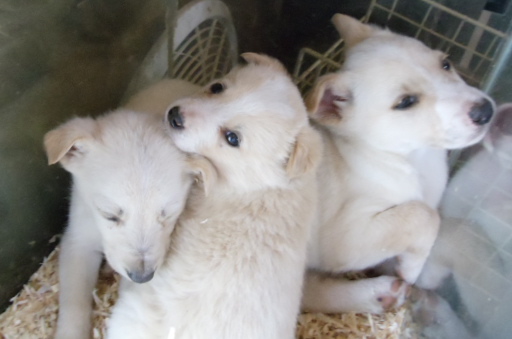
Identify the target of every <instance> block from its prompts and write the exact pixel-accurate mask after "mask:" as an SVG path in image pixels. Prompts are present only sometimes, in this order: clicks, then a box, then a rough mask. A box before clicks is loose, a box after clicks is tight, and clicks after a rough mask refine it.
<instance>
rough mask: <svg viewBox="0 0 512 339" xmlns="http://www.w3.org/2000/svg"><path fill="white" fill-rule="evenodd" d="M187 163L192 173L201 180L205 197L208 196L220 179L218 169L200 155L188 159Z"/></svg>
mask: <svg viewBox="0 0 512 339" xmlns="http://www.w3.org/2000/svg"><path fill="white" fill-rule="evenodd" d="M187 163H188V166H189V168H190V171H191V172H192V173H193V174H194V175H196V176H198V177H199V178H201V181H202V183H203V190H204V195H205V196H208V194H209V193H210V192H211V189H212V187H213V185H215V182H216V181H217V179H218V173H217V169H216V168H215V166H213V164H212V163H211V162H210V161H209V160H208V159H206V158H205V157H202V156H199V155H190V156H189V157H188V158H187Z"/></svg>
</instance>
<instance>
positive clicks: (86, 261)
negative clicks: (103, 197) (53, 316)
mask: <svg viewBox="0 0 512 339" xmlns="http://www.w3.org/2000/svg"><path fill="white" fill-rule="evenodd" d="M75 216H76V215H75ZM83 217H84V218H83V219H81V220H80V218H75V217H74V215H73V213H71V215H70V225H69V227H68V230H67V231H66V233H65V234H64V237H63V239H62V242H61V249H60V255H59V283H60V287H59V318H58V322H57V332H56V335H55V338H56V339H69V338H73V339H88V338H90V333H91V311H92V291H93V289H94V285H95V284H96V281H97V279H98V271H99V267H100V264H101V260H102V253H101V251H99V250H98V248H97V246H98V245H99V244H100V239H99V236H98V235H97V234H96V233H95V232H97V230H96V229H95V227H94V226H95V225H91V224H90V222H89V223H88V221H90V220H91V219H90V218H88V217H87V216H84V215H83ZM75 221H76V222H75Z"/></svg>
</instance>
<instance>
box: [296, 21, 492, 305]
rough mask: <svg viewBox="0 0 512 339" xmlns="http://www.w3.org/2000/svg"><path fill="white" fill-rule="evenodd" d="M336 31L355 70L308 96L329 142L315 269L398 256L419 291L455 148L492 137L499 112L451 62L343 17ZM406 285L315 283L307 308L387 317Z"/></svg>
mask: <svg viewBox="0 0 512 339" xmlns="http://www.w3.org/2000/svg"><path fill="white" fill-rule="evenodd" d="M333 22H334V24H335V26H336V28H337V29H338V31H339V32H340V34H341V36H342V37H343V38H344V39H345V43H346V46H347V48H348V52H347V55H346V60H345V63H344V65H343V68H342V69H341V71H339V72H338V73H335V74H329V75H326V76H324V77H322V78H321V79H320V80H319V81H318V83H317V84H316V86H315V88H314V89H313V90H312V92H311V94H310V96H309V97H308V99H307V106H308V109H309V111H310V114H311V118H312V119H313V120H314V121H315V122H316V123H318V125H319V128H320V130H321V131H322V135H323V138H324V144H325V153H324V157H323V163H322V164H321V166H320V170H319V175H318V178H319V190H320V191H319V192H320V193H319V196H320V197H321V198H322V201H321V202H320V206H319V210H320V216H319V223H318V229H317V230H316V232H315V233H314V235H315V239H313V241H312V244H311V255H310V263H309V264H310V268H312V269H314V270H318V271H322V272H328V273H330V274H337V273H342V272H347V271H352V270H363V269H366V268H370V267H373V266H375V265H378V264H381V263H382V262H384V261H385V260H387V259H391V258H395V259H396V262H397V265H396V273H397V275H398V276H399V277H400V278H402V279H403V280H405V282H407V283H409V284H412V283H414V282H415V281H416V279H417V277H418V275H419V274H420V272H421V269H422V267H423V264H424V262H425V260H426V258H427V256H428V254H429V252H430V249H431V247H432V244H433V243H434V240H435V238H436V235H437V231H438V227H439V217H438V214H437V212H436V210H435V208H436V207H437V204H438V203H439V199H440V197H441V195H442V192H443V189H444V187H445V184H446V178H447V166H446V149H454V148H460V147H465V146H468V145H471V144H474V143H476V142H478V141H479V140H480V139H482V137H483V135H484V134H485V132H486V130H487V127H486V123H487V122H489V120H490V119H491V116H492V114H493V111H494V104H493V102H492V101H491V100H490V98H488V97H487V96H486V95H485V94H484V93H482V92H481V91H479V90H478V89H476V88H473V87H470V86H468V85H467V84H466V83H465V82H464V81H463V80H462V79H461V78H460V77H459V76H458V75H457V73H456V72H455V70H454V69H453V68H452V66H451V65H450V62H449V61H448V60H447V59H446V55H444V54H443V53H441V52H439V51H434V50H431V49H429V48H428V47H426V46H425V45H423V44H422V43H421V42H419V41H417V40H415V39H412V38H408V37H405V36H401V35H398V34H394V33H392V32H390V31H388V30H382V29H379V28H376V27H373V26H370V25H365V24H362V23H361V22H359V21H357V20H355V19H353V18H350V17H348V16H345V15H341V14H337V15H335V16H334V17H333ZM405 287H406V285H405V284H403V283H402V282H401V281H400V280H399V279H397V278H395V277H393V276H389V275H388V276H380V277H377V278H372V279H364V280H361V281H345V280H342V279H333V278H332V277H327V278H326V277H321V276H318V275H315V274H312V275H309V278H308V282H307V285H306V292H305V298H304V307H305V308H306V309H309V310H318V311H325V312H339V311H369V312H382V311H383V310H385V309H387V308H389V307H392V306H393V305H394V304H395V303H400V301H401V300H402V299H403V297H404V292H405V290H406V288H405Z"/></svg>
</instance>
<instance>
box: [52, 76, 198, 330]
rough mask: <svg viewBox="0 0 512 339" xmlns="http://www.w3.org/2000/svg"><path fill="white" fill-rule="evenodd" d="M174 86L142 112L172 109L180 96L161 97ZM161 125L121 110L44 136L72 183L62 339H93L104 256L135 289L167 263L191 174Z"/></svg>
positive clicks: (63, 262) (63, 257) (63, 261)
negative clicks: (93, 316) (94, 304)
mask: <svg viewBox="0 0 512 339" xmlns="http://www.w3.org/2000/svg"><path fill="white" fill-rule="evenodd" d="M175 85H176V84H173V83H172V82H169V81H168V80H166V81H164V82H163V83H161V84H158V85H157V88H158V94H159V95H158V96H156V95H154V96H151V100H150V101H147V102H146V104H145V105H144V104H143V102H142V101H141V100H140V99H139V100H138V105H139V107H138V108H140V109H143V108H144V107H145V108H146V109H147V110H148V111H156V109H155V105H157V106H162V101H163V102H164V105H168V104H169V103H170V102H172V100H173V99H175V98H176V96H175V94H174V93H173V92H172V91H171V92H167V95H164V94H165V91H162V90H163V89H165V88H166V89H168V90H171V89H173V88H174V87H175ZM178 85H179V83H178ZM150 92H151V91H150ZM160 94H161V95H160ZM162 117H163V113H162V116H161V117H159V116H158V115H154V114H148V113H136V112H134V111H128V110H118V111H115V112H112V113H110V114H107V115H104V116H102V117H99V118H97V119H92V118H75V119H72V120H70V121H68V122H67V123H65V124H63V125H61V126H59V127H57V128H56V129H54V130H52V131H50V132H48V133H47V134H46V136H45V140H44V143H45V147H46V151H47V154H48V160H49V163H50V164H54V163H57V162H60V163H61V165H62V166H63V167H64V168H65V169H66V170H67V171H69V172H70V173H71V174H72V177H73V189H72V195H71V206H70V214H69V225H68V227H67V229H66V231H65V234H64V237H63V239H62V242H61V252H60V259H59V280H60V293H59V307H60V309H59V319H58V325H57V333H56V338H57V339H64V338H66V339H69V338H74V339H85V338H89V337H90V330H91V328H90V327H91V326H90V320H91V319H90V318H91V307H92V291H93V288H94V285H95V283H96V280H97V275H98V269H99V266H100V263H101V261H102V257H103V253H104V254H105V256H106V259H107V261H108V263H109V264H110V265H111V266H112V268H114V270H116V271H117V272H118V273H120V274H121V275H122V276H124V277H126V278H129V279H131V280H133V281H135V282H137V283H143V282H146V281H148V280H150V279H151V278H152V277H153V274H154V272H155V270H156V269H157V268H158V267H159V266H160V265H161V264H162V262H163V260H164V257H165V254H166V252H167V249H168V246H169V241H170V234H171V232H172V230H173V229H174V224H175V222H176V219H177V217H178V215H179V214H180V213H181V211H182V209H183V207H184V205H185V200H186V196H187V193H188V191H189V187H190V184H191V182H192V177H191V175H190V173H191V172H192V171H193V170H192V169H188V166H187V165H186V163H185V155H184V154H183V153H182V152H180V151H179V150H177V149H176V147H175V146H174V144H173V143H172V141H171V140H170V139H169V137H168V136H167V135H166V133H165V129H164V128H163V127H162V121H163V118H162Z"/></svg>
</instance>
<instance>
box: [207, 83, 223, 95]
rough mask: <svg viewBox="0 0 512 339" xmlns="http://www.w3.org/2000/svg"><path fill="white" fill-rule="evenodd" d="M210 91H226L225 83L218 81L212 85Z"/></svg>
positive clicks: (215, 92) (214, 92)
mask: <svg viewBox="0 0 512 339" xmlns="http://www.w3.org/2000/svg"><path fill="white" fill-rule="evenodd" d="M210 92H212V93H213V94H219V93H222V92H224V85H223V84H221V83H220V82H216V83H214V84H212V85H211V86H210Z"/></svg>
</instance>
